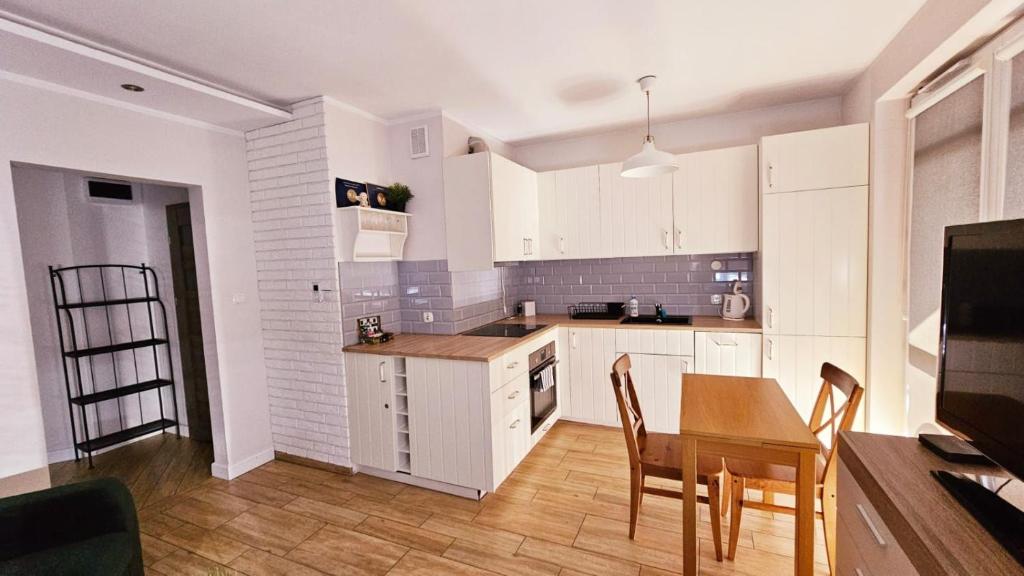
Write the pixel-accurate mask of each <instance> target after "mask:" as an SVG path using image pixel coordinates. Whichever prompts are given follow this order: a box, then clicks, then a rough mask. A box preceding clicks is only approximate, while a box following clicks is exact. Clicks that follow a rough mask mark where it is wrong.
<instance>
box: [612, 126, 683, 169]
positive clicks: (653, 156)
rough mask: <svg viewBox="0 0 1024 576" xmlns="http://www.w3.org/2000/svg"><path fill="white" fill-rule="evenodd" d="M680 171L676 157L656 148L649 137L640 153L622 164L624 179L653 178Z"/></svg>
mask: <svg viewBox="0 0 1024 576" xmlns="http://www.w3.org/2000/svg"><path fill="white" fill-rule="evenodd" d="M678 169H679V165H678V164H676V157H675V156H673V155H672V154H669V153H668V152H662V151H661V150H658V149H657V148H655V147H654V138H651V137H650V136H648V139H647V140H645V141H644V145H643V147H642V148H641V149H640V152H637V153H636V154H634V155H632V156H630V157H629V160H626V161H625V162H623V163H622V172H621V175H622V177H624V178H652V177H654V176H661V175H662V174H671V173H672V172H675V171H676V170H678Z"/></svg>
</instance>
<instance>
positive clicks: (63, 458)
mask: <svg viewBox="0 0 1024 576" xmlns="http://www.w3.org/2000/svg"><path fill="white" fill-rule="evenodd" d="M172 430H174V429H173V428H168V429H167V430H163V431H160V430H157V431H156V432H153V433H151V434H146V435H145V436H139V437H138V438H132V439H131V440H128V441H126V442H122V443H120V444H114V445H113V446H108V447H106V448H103V449H101V450H96V451H95V452H93V453H92V455H93V456H99V455H100V454H103V453H105V452H110V451H111V450H117V449H118V448H120V447H122V446H127V445H129V444H131V443H132V442H138V441H140V440H145V439H146V438H152V437H153V436H156V435H157V434H173V432H172ZM181 437H182V438H188V425H187V424H182V425H181ZM85 457H86V455H85V453H84V452H83V453H82V458H85ZM74 459H75V449H74V448H70V447H69V448H58V449H56V450H50V451H48V452H47V453H46V461H47V462H48V463H49V464H57V463H58V462H67V461H68V460H74Z"/></svg>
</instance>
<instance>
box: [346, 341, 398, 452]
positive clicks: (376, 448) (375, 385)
mask: <svg viewBox="0 0 1024 576" xmlns="http://www.w3.org/2000/svg"><path fill="white" fill-rule="evenodd" d="M394 361H395V359H394V358H392V357H388V356H374V355H370V354H351V353H349V354H345V369H346V372H347V374H348V378H347V384H348V405H349V411H348V412H349V438H350V442H351V446H352V461H353V462H355V463H356V464H358V465H362V466H372V467H374V468H379V469H381V470H389V471H394V470H396V469H397V465H396V460H397V456H396V450H395V438H396V424H395V419H396V417H395V405H394V404H395V390H394V381H395V369H394V366H395V363H394Z"/></svg>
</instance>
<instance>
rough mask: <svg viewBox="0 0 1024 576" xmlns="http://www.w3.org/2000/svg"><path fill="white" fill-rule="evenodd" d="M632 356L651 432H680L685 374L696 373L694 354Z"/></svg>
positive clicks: (645, 422)
mask: <svg viewBox="0 0 1024 576" xmlns="http://www.w3.org/2000/svg"><path fill="white" fill-rule="evenodd" d="M629 358H630V360H631V361H632V363H633V369H632V376H633V386H634V387H635V388H636V394H637V397H639V399H640V409H641V410H642V412H643V415H644V425H645V426H646V427H647V431H648V432H663V433H666V434H678V433H679V403H680V397H681V395H682V375H683V374H685V373H692V372H693V357H692V356H662V355H659V354H630V355H629Z"/></svg>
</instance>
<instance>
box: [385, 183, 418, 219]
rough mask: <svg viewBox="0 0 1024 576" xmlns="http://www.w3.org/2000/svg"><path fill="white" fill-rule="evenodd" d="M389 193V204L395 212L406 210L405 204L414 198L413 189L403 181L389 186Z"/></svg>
mask: <svg viewBox="0 0 1024 576" xmlns="http://www.w3.org/2000/svg"><path fill="white" fill-rule="evenodd" d="M387 195H388V206H389V207H390V208H391V209H392V210H394V211H395V212H405V205H406V204H407V203H408V202H409V200H412V198H413V193H412V191H411V190H409V187H408V186H406V185H405V184H402V183H401V182H395V183H394V184H392V185H391V186H388V191H387Z"/></svg>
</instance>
